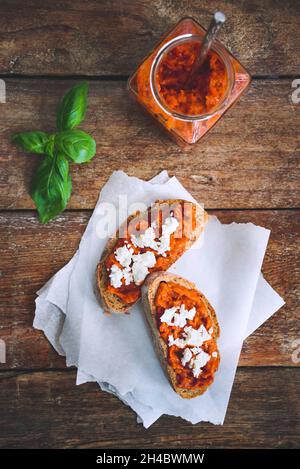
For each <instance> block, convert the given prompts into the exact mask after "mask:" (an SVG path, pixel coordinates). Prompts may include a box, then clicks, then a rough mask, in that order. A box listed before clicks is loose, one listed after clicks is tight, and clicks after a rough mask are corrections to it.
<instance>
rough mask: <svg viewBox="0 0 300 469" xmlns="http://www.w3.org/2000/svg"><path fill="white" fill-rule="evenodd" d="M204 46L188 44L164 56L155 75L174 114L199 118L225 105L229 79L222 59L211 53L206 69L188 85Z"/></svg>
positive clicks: (181, 45)
mask: <svg viewBox="0 0 300 469" xmlns="http://www.w3.org/2000/svg"><path fill="white" fill-rule="evenodd" d="M200 47H201V44H200V43H199V42H197V41H189V42H185V43H183V44H180V45H177V46H174V47H173V48H172V49H171V50H169V52H167V53H166V54H164V55H163V57H162V59H161V61H160V63H159V65H158V67H157V71H156V77H155V78H156V86H157V91H158V94H159V95H160V98H161V100H162V101H163V102H164V104H165V105H166V106H167V107H168V108H169V109H170V110H171V111H173V112H176V113H177V114H183V115H185V116H197V115H202V114H207V113H210V112H211V111H213V110H214V109H215V108H216V107H217V106H218V105H219V103H220V102H221V101H222V99H223V97H224V95H225V93H226V90H227V87H228V76H227V72H226V68H225V65H224V63H223V61H222V60H221V58H220V57H219V55H218V54H217V53H216V52H215V51H213V50H210V51H209V53H208V56H207V59H206V60H205V62H204V63H203V65H202V66H201V67H200V68H199V70H197V71H196V73H195V76H194V77H193V79H192V81H191V82H190V83H189V81H190V80H189V77H190V75H191V71H192V68H193V64H194V62H195V60H196V58H197V56H198V54H199V50H200Z"/></svg>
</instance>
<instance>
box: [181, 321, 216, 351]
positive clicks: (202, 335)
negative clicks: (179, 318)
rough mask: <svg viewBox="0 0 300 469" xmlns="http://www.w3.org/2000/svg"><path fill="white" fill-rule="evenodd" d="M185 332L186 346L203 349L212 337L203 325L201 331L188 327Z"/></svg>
mask: <svg viewBox="0 0 300 469" xmlns="http://www.w3.org/2000/svg"><path fill="white" fill-rule="evenodd" d="M184 332H185V341H186V345H193V346H195V347H201V345H202V344H203V343H204V342H206V341H207V340H210V339H211V335H210V334H209V333H208V332H207V330H206V329H205V327H204V326H203V324H201V326H200V327H199V329H194V328H193V327H192V326H186V327H185V328H184Z"/></svg>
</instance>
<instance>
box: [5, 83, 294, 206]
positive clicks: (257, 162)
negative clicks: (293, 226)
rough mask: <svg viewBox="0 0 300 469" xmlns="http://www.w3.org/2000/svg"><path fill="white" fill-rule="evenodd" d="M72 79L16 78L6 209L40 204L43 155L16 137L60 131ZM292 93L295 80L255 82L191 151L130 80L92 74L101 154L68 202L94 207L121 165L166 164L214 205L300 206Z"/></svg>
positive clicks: (91, 114)
mask: <svg viewBox="0 0 300 469" xmlns="http://www.w3.org/2000/svg"><path fill="white" fill-rule="evenodd" d="M72 83H73V82H70V81H64V80H62V81H61V80H15V79H11V80H7V97H8V98H7V99H8V101H7V104H4V105H2V107H1V111H2V113H1V115H0V128H1V139H0V162H1V173H0V189H1V190H0V207H1V208H18V209H23V208H26V209H27V208H32V207H33V203H32V201H31V199H30V197H29V195H28V189H29V185H30V180H31V177H32V176H33V173H34V170H35V168H36V167H37V164H38V161H40V159H41V157H40V156H37V155H35V156H33V155H29V154H25V153H24V152H23V151H22V150H20V149H17V148H16V147H15V146H13V145H12V144H11V143H10V138H11V135H12V134H13V133H14V132H16V131H21V130H32V129H41V130H46V131H47V130H51V125H52V126H54V124H55V109H56V107H57V103H58V102H59V99H60V98H61V96H62V95H63V93H64V92H65V90H66V89H67V88H68V87H70V86H71V84H72ZM290 93H291V83H290V81H289V80H280V81H277V80H261V81H256V82H254V83H253V85H252V87H251V88H250V90H249V92H248V93H247V94H246V95H245V96H244V98H242V99H241V101H240V102H239V103H238V104H237V105H236V107H235V108H233V109H231V110H230V111H229V112H228V113H227V115H226V117H224V119H223V120H222V121H220V122H219V123H218V124H217V125H216V126H215V128H214V129H213V130H212V131H211V132H210V134H209V135H207V136H206V137H205V138H204V139H203V141H202V142H201V143H200V144H198V145H196V146H195V147H194V148H193V149H191V150H190V151H182V150H181V149H180V148H179V147H178V146H176V145H175V144H174V143H173V142H172V141H171V140H169V138H168V137H167V136H166V135H164V134H163V133H162V131H161V130H160V129H158V128H157V127H156V126H155V125H154V124H153V121H152V120H151V119H150V118H149V117H148V116H144V115H143V114H142V113H141V111H140V109H139V108H138V106H137V105H136V103H134V102H132V101H131V100H130V98H129V96H128V94H127V91H126V89H125V84H124V83H122V82H121V83H120V82H118V83H116V82H102V81H100V82H99V81H98V82H91V84H90V105H89V111H88V115H87V118H86V123H85V124H84V126H83V128H84V129H85V130H87V131H88V132H90V133H92V134H93V135H94V137H95V139H96V141H97V155H96V157H95V158H94V160H93V161H92V162H91V163H89V164H86V165H73V167H72V177H73V195H72V197H71V200H70V202H69V205H68V207H69V208H76V209H86V208H93V207H94V205H95V202H96V200H97V198H98V194H99V189H100V188H101V187H102V185H103V184H104V183H105V182H106V181H107V179H108V177H109V176H110V175H111V173H112V171H114V170H119V169H122V170H124V171H126V172H128V174H130V175H134V176H138V177H141V178H144V179H148V178H151V177H153V176H154V175H155V174H157V173H158V172H159V171H160V170H162V169H167V170H168V171H169V172H170V174H172V175H173V174H174V175H176V176H177V177H178V178H179V179H180V180H181V181H182V182H183V184H184V185H185V186H186V188H187V189H188V190H189V191H191V193H192V194H193V195H194V196H195V197H196V198H197V199H198V200H199V201H203V202H204V203H205V206H206V208H290V207H297V206H298V204H299V198H300V195H299V191H300V188H299V184H298V181H299V155H300V137H299V125H300V106H297V105H292V104H291V103H290V101H289V95H290ZM52 130H53V127H52ZM274 132H275V133H276V138H275V137H274V135H275V134H274Z"/></svg>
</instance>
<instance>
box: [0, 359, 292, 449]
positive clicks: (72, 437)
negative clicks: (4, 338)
mask: <svg viewBox="0 0 300 469" xmlns="http://www.w3.org/2000/svg"><path fill="white" fill-rule="evenodd" d="M1 376H2V379H1ZM75 380H76V372H75V371H71V370H68V371H58V370H56V371H54V372H45V371H42V372H25V373H20V372H14V371H11V372H7V373H2V375H1V374H0V386H1V393H0V406H1V428H0V446H1V447H7V446H9V447H11V446H13V447H16V448H18V447H21V448H23V447H26V448H30V447H31V448H32V447H33V448H37V447H39V448H46V447H64V448H126V447H129V448H133V447H140V448H171V447H174V448H199V447H201V448H212V447H226V448H238V447H250V448H251V447H252V448H253V447H265V446H267V447H272V446H276V447H280V448H293V447H296V446H297V445H299V437H298V436H297V435H299V430H300V429H299V416H297V409H298V408H299V403H298V401H299V396H298V395H297V387H298V389H299V385H300V382H299V381H300V373H297V374H295V372H294V371H293V370H292V369H290V368H278V369H273V368H264V369H257V368H256V369H253V368H240V369H239V370H238V372H237V376H236V380H235V383H234V387H233V392H232V396H231V400H230V404H229V408H228V414H227V418H226V422H225V424H224V426H223V427H222V426H215V425H211V424H201V425H191V424H190V423H188V422H185V421H184V420H181V419H176V418H175V417H166V416H165V417H162V418H160V419H159V421H158V422H156V423H154V424H153V425H152V426H151V427H150V428H149V429H148V430H145V429H144V428H143V427H142V425H141V424H137V423H136V416H135V415H134V413H133V412H132V411H131V410H130V409H129V408H128V407H125V406H124V405H123V404H122V403H121V402H120V401H119V400H118V399H117V398H116V397H114V396H111V395H109V394H107V393H105V392H100V391H99V389H98V386H97V385H96V384H95V383H89V384H84V385H81V386H75ZM283 387H284V388H285V392H284V393H283V392H282V388H283ZM254 409H255V412H254ZM16 420H17V422H18V424H16ZM62 429H63V430H62Z"/></svg>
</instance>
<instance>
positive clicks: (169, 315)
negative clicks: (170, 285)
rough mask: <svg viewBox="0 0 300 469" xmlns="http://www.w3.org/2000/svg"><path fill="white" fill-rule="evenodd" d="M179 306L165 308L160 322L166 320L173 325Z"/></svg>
mask: <svg viewBox="0 0 300 469" xmlns="http://www.w3.org/2000/svg"><path fill="white" fill-rule="evenodd" d="M177 309H178V308H177V306H173V308H168V309H165V310H164V312H163V314H162V315H161V317H160V322H165V323H166V324H167V325H168V326H171V325H173V323H172V321H173V319H174V314H175V313H176V311H177Z"/></svg>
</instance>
